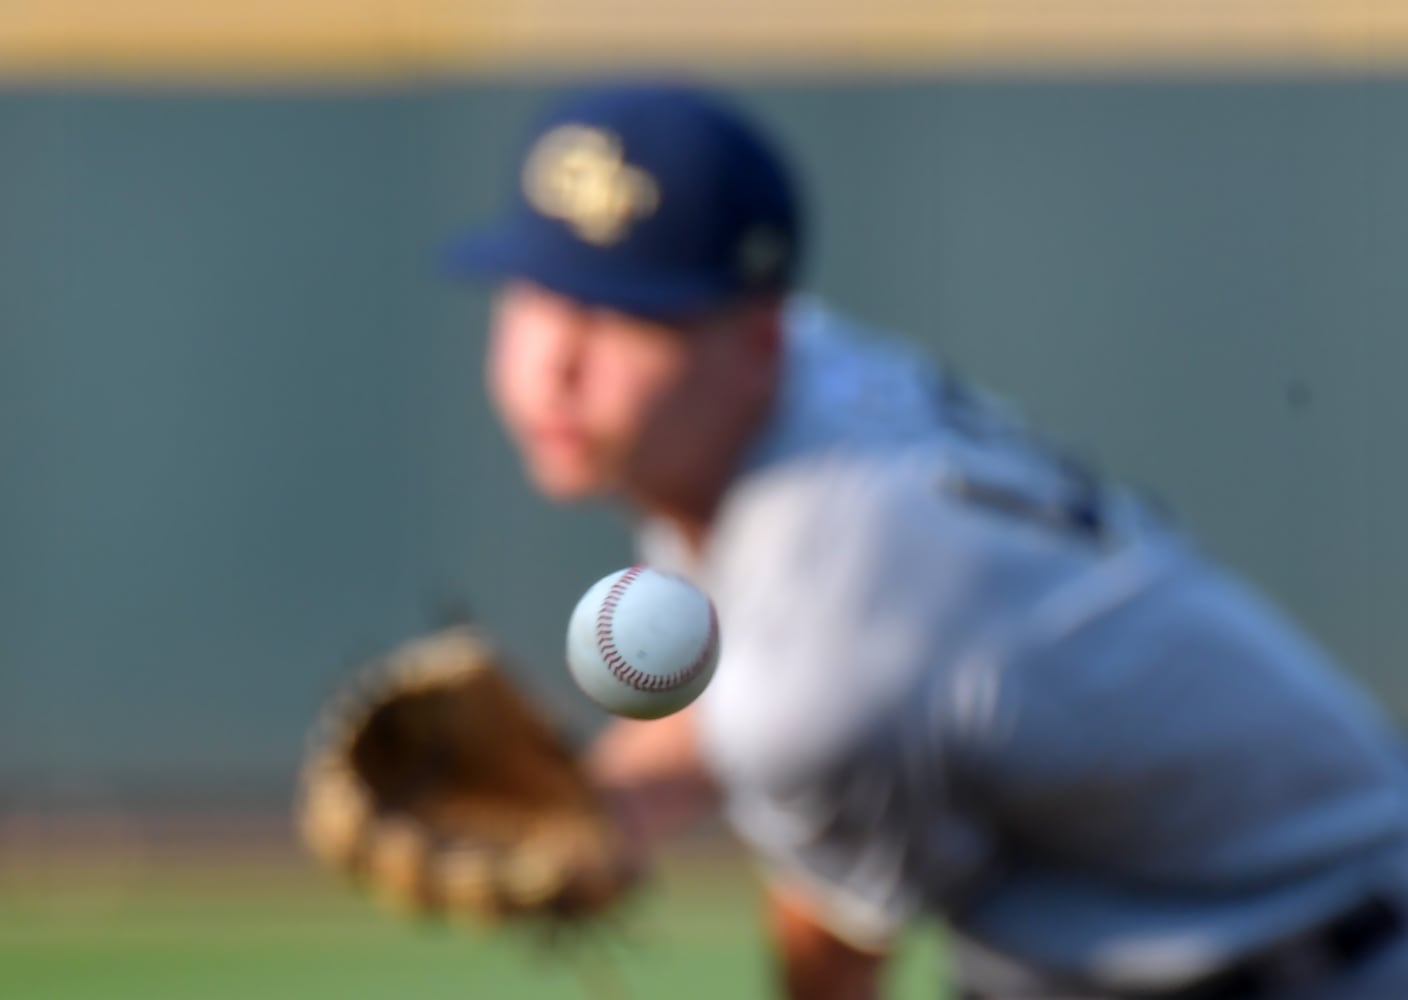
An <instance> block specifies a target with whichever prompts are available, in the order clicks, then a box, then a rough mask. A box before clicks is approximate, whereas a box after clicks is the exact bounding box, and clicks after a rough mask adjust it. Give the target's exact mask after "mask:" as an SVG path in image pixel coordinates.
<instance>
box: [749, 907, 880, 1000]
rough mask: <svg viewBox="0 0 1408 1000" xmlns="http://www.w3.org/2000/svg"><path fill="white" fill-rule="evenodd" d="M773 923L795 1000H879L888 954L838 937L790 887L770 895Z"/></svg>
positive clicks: (789, 992)
mask: <svg viewBox="0 0 1408 1000" xmlns="http://www.w3.org/2000/svg"><path fill="white" fill-rule="evenodd" d="M768 911H769V912H768V917H769V920H768V923H769V929H770V931H771V933H772V937H773V943H774V947H775V950H776V954H777V957H778V960H779V963H780V966H781V968H780V969H779V973H780V975H781V978H782V985H783V990H784V994H783V995H784V996H786V997H789V998H791V1000H875V998H876V997H878V996H879V995H880V973H881V970H882V969H883V967H884V964H885V959H886V957H887V956H886V955H885V953H884V952H882V951H871V950H867V949H862V948H859V947H857V946H856V945H854V944H851V943H850V942H848V941H845V940H843V939H842V938H840V937H838V936H837V935H836V934H834V933H833V932H832V931H830V930H829V929H827V928H826V927H825V926H824V925H823V924H822V923H821V922H820V921H818V920H817V919H816V917H815V916H814V915H813V914H812V912H811V910H810V909H809V908H808V906H807V905H806V903H805V902H803V901H802V900H801V899H799V898H798V897H797V896H796V895H794V894H790V893H788V892H787V891H786V890H785V889H782V888H778V887H774V888H772V889H770V890H769V893H768Z"/></svg>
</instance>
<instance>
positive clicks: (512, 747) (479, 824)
mask: <svg viewBox="0 0 1408 1000" xmlns="http://www.w3.org/2000/svg"><path fill="white" fill-rule="evenodd" d="M297 819H298V827H299V831H300V833H301V835H302V838H303V840H304V842H305V843H306V844H307V846H308V847H309V848H310V849H311V850H312V852H313V853H314V854H315V855H316V856H317V857H319V858H320V859H322V860H323V861H324V862H325V863H327V864H328V865H329V866H331V867H332V868H334V869H337V870H339V871H343V872H347V873H349V874H351V875H353V876H354V877H356V878H358V879H359V880H360V881H363V882H365V883H367V884H368V885H369V886H370V888H371V889H372V890H373V891H374V892H375V894H376V895H377V896H378V897H379V898H381V899H382V900H383V901H385V902H387V903H388V904H391V905H393V906H395V907H396V908H397V909H400V910H403V911H404V910H410V911H413V912H418V913H427V914H442V915H447V916H462V917H468V918H471V919H473V920H477V921H479V922H498V921H502V920H505V919H507V918H515V917H535V916H540V917H548V918H553V919H555V920H576V919H579V918H585V917H589V916H593V915H596V914H599V913H602V912H604V911H605V910H607V909H608V908H609V907H610V906H611V905H612V904H613V903H615V902H617V901H618V900H619V899H620V898H621V897H623V896H624V895H625V894H626V892H627V890H628V889H629V888H630V887H631V885H632V884H633V883H634V882H635V881H636V877H637V873H636V871H635V870H634V868H633V866H632V865H631V864H630V863H629V862H628V861H627V860H626V859H627V852H626V850H625V847H624V844H623V838H622V837H621V834H620V831H619V829H618V828H617V827H616V825H615V824H614V823H613V822H612V820H611V818H610V816H609V814H608V811H607V809H606V808H605V805H604V803H603V801H602V800H601V798H600V797H599V795H598V794H597V792H596V790H595V789H594V788H593V787H592V785H591V784H590V783H589V782H588V780H587V778H586V776H585V774H584V772H583V770H582V768H581V767H580V765H579V763H578V761H577V759H576V757H575V756H574V755H573V753H572V752H571V751H570V750H569V749H568V748H567V747H566V745H565V744H564V743H563V741H562V740H561V739H560V738H559V735H558V732H557V730H556V729H555V727H554V726H553V725H551V724H550V723H548V722H547V720H546V719H545V718H544V717H543V716H542V715H541V714H540V713H539V712H538V711H537V710H536V709H535V708H534V707H533V706H532V705H531V704H530V703H529V702H528V701H527V700H526V699H525V698H524V697H523V696H522V695H521V694H520V693H519V691H518V690H517V688H515V686H514V685H513V684H512V683H511V682H510V681H509V679H508V677H507V675H506V673H505V671H504V669H503V661H502V659H501V657H500V654H499V653H498V651H497V650H496V649H495V648H494V647H493V646H492V645H491V644H490V643H489V642H488V641H487V640H486V638H485V637H484V636H483V634H482V633H480V632H478V631H476V630H474V629H470V628H454V629H449V630H447V631H444V632H440V633H437V634H434V635H432V636H430V637H427V638H423V639H420V640H417V641H414V642H411V643H408V644H406V645H405V646H402V647H400V648H398V649H396V650H395V651H393V652H392V653H391V655H390V656H389V657H387V658H386V660H385V661H383V662H381V663H378V664H376V665H375V666H374V667H373V668H372V669H371V670H370V671H369V672H368V674H367V675H366V676H365V677H363V678H361V679H360V680H359V682H358V683H357V684H355V685H354V686H353V688H352V690H350V691H348V692H347V693H346V694H345V695H343V696H341V697H339V698H338V699H336V700H335V701H334V702H333V704H332V705H331V707H330V708H329V709H328V710H327V711H326V712H325V714H324V717H323V719H322V720H321V721H320V724H319V726H318V728H317V729H316V731H315V733H314V738H313V740H312V742H311V746H310V750H309V754H308V759H307V761H306V762H305V767H304V773H303V781H302V787H301V790H300V793H299V800H298V803H297Z"/></svg>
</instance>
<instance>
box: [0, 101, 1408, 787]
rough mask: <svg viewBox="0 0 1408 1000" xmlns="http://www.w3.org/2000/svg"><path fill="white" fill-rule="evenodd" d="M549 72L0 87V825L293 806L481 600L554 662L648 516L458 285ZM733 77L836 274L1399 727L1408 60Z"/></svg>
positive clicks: (548, 673)
mask: <svg viewBox="0 0 1408 1000" xmlns="http://www.w3.org/2000/svg"><path fill="white" fill-rule="evenodd" d="M543 93H544V91H543V90H542V89H540V88H538V87H535V86H530V85H527V84H516V83H515V84H510V83H495V82H486V81H480V82H475V83H464V84H453V85H452V84H443V85H433V86H432V85H423V86H405V87H400V88H396V87H383V88H373V87H367V88H365V89H362V90H359V89H357V88H356V87H344V88H341V89H336V90H325V91H323V92H317V91H313V90H309V91H306V92H304V93H301V94H300V93H282V92H279V91H278V90H277V89H275V88H268V89H266V90H263V91H260V90H258V89H251V90H246V91H242V92H240V91H236V92H227V93H219V92H216V91H213V90H212V91H207V92H204V93H199V92H185V93H182V92H179V91H171V90H155V89H151V90H143V89H140V88H132V89H129V90H126V91H124V90H112V89H104V90H100V89H90V90H84V89H81V88H69V89H64V88H60V87H44V86H39V85H33V86H28V85H19V84H16V85H12V86H10V88H9V89H7V90H4V91H0V474H2V475H3V481H2V482H3V487H2V488H0V810H3V809H4V808H5V807H6V806H11V807H20V806H46V805H55V806H61V805H89V806H91V805H96V806H100V807H127V806H139V805H143V804H159V805H166V806H169V805H173V804H187V805H199V806H211V807H221V806H230V805H232V804H233V805H238V806H240V807H244V806H248V807H259V806H269V805H278V804H280V803H282V802H283V801H284V800H285V798H284V797H285V796H286V795H287V791H288V787H289V783H290V780H291V777H292V769H293V762H294V760H295V759H296V756H297V754H298V751H299V749H300V746H301V739H302V735H303V732H304V730H305V728H306V725H307V723H308V721H309V719H310V717H311V714H312V712H313V710H314V707H315V705H316V704H317V703H318V701H319V700H320V699H321V698H322V697H323V695H324V694H325V693H326V692H327V691H328V690H329V689H330V687H331V686H332V685H333V684H334V683H335V682H336V680H337V679H338V678H339V677H340V676H342V675H343V674H344V672H345V670H346V669H347V667H348V666H349V665H350V664H352V663H355V662H357V661H358V660H360V659H362V658H364V657H366V656H368V655H369V654H371V653H373V652H375V651H377V650H379V649H381V648H382V647H384V646H385V645H386V644H388V643H390V642H392V641H394V640H397V639H399V638H401V637H404V636H407V635H410V634H412V633H414V632H416V631H419V630H421V629H424V628H426V627H427V626H428V625H429V624H431V622H432V621H433V620H434V614H435V612H436V609H437V608H443V607H446V606H449V605H453V604H455V603H456V602H465V603H467V604H468V605H469V606H470V607H471V608H472V609H473V610H474V611H475V612H476V613H478V614H479V615H481V616H482V617H484V618H486V619H488V620H490V621H491V622H493V623H494V625H495V626H496V627H497V628H498V629H499V630H500V631H501V632H502V633H503V634H504V636H505V637H506V638H507V640H508V642H509V645H510V646H511V647H512V648H513V649H514V650H515V651H517V652H518V653H520V654H521V656H522V657H523V658H524V659H526V660H528V661H532V662H534V663H536V664H539V665H540V666H539V672H540V674H541V676H542V678H543V683H544V684H545V685H547V686H549V687H551V686H553V685H559V684H561V683H562V678H563V673H562V671H561V669H560V667H559V663H558V659H557V657H558V656H559V647H560V641H561V634H562V629H563V624H564V622H565V619H566V615H567V612H568V610H569V609H570V606H571V603H572V600H573V598H574V597H575V595H576V594H577V593H578V592H579V591H580V590H581V589H582V588H583V587H585V586H586V585H587V584H588V583H589V582H590V581H591V580H592V579H594V578H595V577H596V576H597V575H599V574H600V573H603V572H605V571H607V570H609V569H611V568H614V567H615V566H616V565H618V564H620V563H622V562H623V561H625V560H626V559H627V558H628V547H627V545H626V541H625V534H624V531H623V530H622V525H621V522H620V521H619V520H618V519H617V518H616V517H615V516H614V515H612V514H611V513H610V512H603V511H577V512H564V511H557V510H552V509H550V508H548V507H547V506H545V505H544V504H542V503H540V502H539V501H537V500H536V499H534V498H533V497H532V496H531V495H530V494H529V493H528V492H527V491H526V489H525V487H524V486H523V484H522V483H521V481H520V480H519V478H518V474H517V471H516V469H515V467H514V464H513V462H512V460H511V458H510V455H509V454H508V452H507V450H506V448H505V445H504V444H503V442H502V441H501V440H500V438H499V436H498V434H497V432H496V430H495V428H494V427H493V426H492V425H491V424H490V422H489V418H488V415H487V411H486V409H485V404H484V401H483V398H482V394H481V392H480V379H481V373H480V365H479V352H480V348H481V345H482V340H483V311H484V298H483V296H482V295H481V294H480V293H479V292H477V291H474V290H470V289H464V288H458V287H455V286H452V285H450V284H449V283H447V282H445V281H444V280H442V278H441V277H440V275H438V274H437V272H436V250H437V246H438V245H439V243H440V242H441V241H442V240H443V239H444V238H445V237H446V236H447V235H448V234H450V233H451V232H452V231H453V230H454V229H455V227H456V226H458V225H459V224H462V223H464V222H466V221H467V220H471V219H474V218H479V217H482V216H484V215H485V214H487V213H488V212H490V211H491V210H492V208H493V206H494V205H495V203H496V201H497V199H498V194H499V193H500V192H501V191H502V190H503V188H504V186H505V184H507V183H509V182H510V181H511V176H512V168H511V162H512V151H513V148H514V146H515V144H516V142H517V140H518V138H519V135H520V132H521V129H522V128H523V125H524V122H525V119H526V117H527V116H528V115H529V114H530V112H531V110H532V109H533V108H534V107H535V105H536V103H537V101H538V99H539V98H540V97H542V96H543ZM742 93H744V94H745V95H746V96H748V97H749V98H751V99H753V100H754V102H755V105H756V107H757V109H758V111H759V113H760V114H761V115H763V116H764V117H765V118H766V119H767V120H768V121H770V122H771V123H773V124H774V125H775V126H776V127H777V128H778V129H779V130H780V131H781V132H782V133H783V134H784V135H785V136H786V138H787V139H788V140H790V142H791V143H792V145H793V146H794V147H795V149H796V151H797V153H798V154H799V158H800V160H801V161H802V163H803V165H804V170H805V173H806V175H807V177H808V181H809V188H810V191H811V195H812V197H813V200H814V202H815V204H816V205H817V215H816V219H817V222H816V235H817V244H816V253H815V257H814V261H813V266H812V267H811V268H810V271H809V285H810V287H812V288H813V289H815V290H817V291H820V292H822V293H824V294H826V295H827V296H829V297H830V298H832V299H833V300H834V301H835V302H836V303H838V304H840V305H842V306H844V307H846V308H848V309H850V310H853V311H855V312H857V313H859V314H861V315H863V316H865V317H867V318H869V319H872V320H874V321H876V322H879V323H882V324H885V325H888V326H891V327H895V328H900V329H903V330H906V331H908V332H910V333H911V334H912V335H913V336H915V337H918V338H921V339H923V340H924V341H925V342H926V343H929V344H932V345H933V346H934V347H935V348H936V349H937V350H939V351H941V352H942V353H943V354H944V355H945V356H947V357H949V358H951V359H953V360H954V361H955V362H956V363H957V364H959V365H960V366H961V367H962V368H964V369H966V370H967V371H968V372H969V373H970V374H972V375H974V376H976V377H979V378H981V379H982V380H985V381H986V382H988V383H989V384H991V385H993V386H994V387H996V388H997V389H999V390H1001V391H1003V392H1004V393H1007V394H1009V395H1010V396H1012V397H1014V398H1015V399H1018V400H1020V401H1022V402H1023V404H1024V405H1025V408H1026V409H1027V410H1028V412H1029V413H1030V414H1031V415H1032V417H1033V418H1034V419H1035V421H1036V422H1037V423H1038V425H1039V426H1041V427H1043V428H1045V429H1047V430H1050V431H1052V432H1055V433H1058V434H1060V435H1063V436H1065V437H1067V438H1069V439H1070V440H1072V441H1074V442H1076V443H1077V444H1079V445H1081V446H1082V447H1083V449H1084V451H1085V452H1086V453H1087V454H1088V455H1091V456H1093V457H1095V458H1097V459H1098V460H1099V461H1100V462H1101V464H1103V465H1104V466H1106V467H1108V468H1110V469H1113V470H1117V471H1119V472H1121V473H1123V474H1125V475H1126V476H1128V477H1129V478H1132V479H1134V480H1136V481H1138V482H1140V483H1142V484H1144V485H1145V486H1147V487H1150V488H1152V489H1154V490H1155V491H1157V492H1158V493H1160V494H1162V495H1163V497H1164V498H1165V499H1166V500H1167V502H1168V503H1169V504H1170V505H1171V506H1172V507H1173V508H1174V509H1175V510H1176V511H1177V512H1178V513H1179V514H1180V516H1181V517H1182V519H1183V520H1184V521H1185V522H1186V523H1187V524H1189V525H1190V526H1192V527H1193V528H1194V529H1195V530H1196V531H1198V532H1199V533H1200V534H1201V535H1202V537H1203V538H1204V539H1205V541H1206V544H1207V545H1208V547H1210V548H1211V549H1213V550H1214V551H1216V552H1217V553H1219V554H1221V555H1223V556H1225V557H1226V558H1227V559H1228V560H1230V561H1231V562H1232V563H1233V564H1234V565H1235V566H1237V567H1238V568H1240V569H1241V570H1242V571H1244V572H1245V573H1246V574H1248V575H1249V576H1251V577H1252V578H1253V579H1255V580H1256V581H1258V582H1259V583H1261V584H1262V585H1264V586H1265V587H1266V588H1267V589H1268V590H1269V591H1270V592H1271V593H1272V594H1273V595H1274V596H1275V597H1276V598H1277V599H1278V600H1279V601H1281V602H1282V603H1283V604H1284V605H1285V606H1287V607H1288V608H1289V609H1290V610H1292V611H1293V612H1295V613H1296V614H1298V615H1300V616H1302V617H1303V618H1304V620H1305V621H1306V622H1308V623H1309V625H1310V627H1311V628H1312V629H1313V630H1314V632H1315V633H1316V634H1317V635H1318V636H1319V637H1320V638H1321V639H1322V640H1323V641H1324V642H1325V643H1326V644H1328V645H1329V646H1330V647H1331V648H1332V649H1334V650H1335V651H1336V652H1337V653H1339V654H1340V655H1341V656H1342V657H1343V658H1344V659H1345V660H1346V661H1347V662H1348V663H1349V664H1350V665H1351V666H1352V668H1353V669H1354V670H1355V671H1357V672H1358V673H1359V674H1360V675H1361V676H1362V677H1363V678H1364V679H1365V681H1366V682H1367V683H1368V684H1369V685H1370V686H1372V687H1373V688H1374V689H1375V690H1377V691H1378V692H1380V693H1381V694H1382V695H1384V696H1385V697H1386V698H1388V699H1390V701H1391V703H1392V706H1393V708H1394V710H1395V712H1396V713H1398V714H1399V715H1405V714H1408V680H1406V679H1405V675H1404V672H1403V670H1402V669H1401V663H1402V661H1403V659H1404V657H1405V655H1408V614H1405V612H1404V606H1405V599H1406V598H1405V595H1408V529H1405V527H1404V523H1403V517H1404V511H1405V510H1408V463H1405V457H1404V445H1403V443H1402V435H1403V433H1404V430H1405V428H1408V404H1405V402H1404V399H1403V396H1402V382H1403V380H1404V378H1405V375H1408V338H1405V335H1404V321H1405V317H1408V281H1405V277H1404V270H1405V265H1406V264H1408V195H1406V194H1405V184H1404V178H1405V177H1408V82H1401V81H1398V80H1389V79H1384V80H1379V81H1370V80H1368V79H1364V80H1359V81H1356V80H1352V79H1348V78H1341V79H1328V78H1321V79H1316V80H1301V81H1297V80H1289V79H1288V80H1274V79H1266V78H1261V79H1244V80H1232V79H1229V80H1227V81H1226V82H1220V83H1219V82H1211V81H1198V82H1194V81H1183V82H1173V81H1164V82H1134V81H1122V82H1097V81H1085V82H1081V81H1076V80H1066V81H1062V82H1041V81H1038V80H1028V81H1025V82H1001V81H998V80H995V79H989V80H979V79H973V80H968V81H965V80H962V79H953V80H945V81H935V82H924V83H916V82H908V83H900V82H890V83H883V84H881V83H873V84H868V85H859V84H849V85H844V86H843V85H833V86H820V85H804V84H801V83H792V84H778V83H773V84H768V85H761V84H760V85H757V86H754V87H749V88H745V89H744V90H743V91H742ZM564 702H565V704H566V705H567V706H568V707H569V709H570V708H573V707H577V708H580V705H579V703H578V702H576V701H575V700H574V699H573V698H572V697H571V696H570V694H564ZM583 718H584V719H585V720H588V721H589V720H590V719H592V718H593V717H592V716H591V715H590V714H589V713H583Z"/></svg>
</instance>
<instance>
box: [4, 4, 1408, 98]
mask: <svg viewBox="0 0 1408 1000" xmlns="http://www.w3.org/2000/svg"><path fill="white" fill-rule="evenodd" d="M1400 64H1402V65H1408V0H1357V2H1356V0H1224V2H1220V3H1219V2H1209V0H929V2H925V0H865V2H863V3H858V2H855V0H847V2H840V0H812V2H804V0H756V2H748V0H655V2H645V0H516V2H515V0H202V2H199V3H191V2H189V0H0V76H8V77H11V78H14V77H19V78H35V77H39V78H45V77H59V78H67V77H76V78H84V77H119V78H126V77H137V78H142V77H146V78H152V79H162V78H174V79H178V80H179V79H221V78H228V79H235V80H239V79H262V78H271V77H273V78H277V77H310V78H320V77H327V78H349V79H357V78H382V77H397V76H415V75H421V74H458V73H467V74H475V73H495V72H505V71H518V70H527V71H548V72H553V71H572V70H577V69H598V68H612V69H623V68H625V69H629V68H633V67H639V68H655V67H660V66H689V67H693V68H699V69H707V68H709V67H747V68H751V69H754V70H757V71H759V72H763V73H768V72H784V73H785V72H788V71H796V72H809V71H816V70H822V71H828V72H847V71H856V72H863V73H875V72H882V73H883V72H902V73H912V72H924V71H945V70H962V69H984V68H988V69H1016V70H1022V69H1058V70H1059V69H1082V68H1085V69H1093V70H1104V69H1128V68H1134V69H1138V68H1166V69H1179V68H1187V69H1193V70H1199V69H1220V68H1231V69H1236V68H1238V67H1250V68H1255V67H1259V66H1273V67H1278V66H1285V67H1292V68H1295V67H1304V68H1311V69H1316V68H1325V69H1335V68H1353V67H1358V66H1387V67H1393V66H1397V65H1400Z"/></svg>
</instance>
